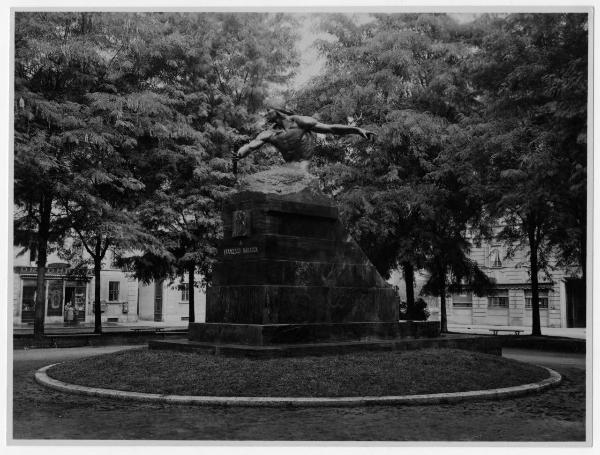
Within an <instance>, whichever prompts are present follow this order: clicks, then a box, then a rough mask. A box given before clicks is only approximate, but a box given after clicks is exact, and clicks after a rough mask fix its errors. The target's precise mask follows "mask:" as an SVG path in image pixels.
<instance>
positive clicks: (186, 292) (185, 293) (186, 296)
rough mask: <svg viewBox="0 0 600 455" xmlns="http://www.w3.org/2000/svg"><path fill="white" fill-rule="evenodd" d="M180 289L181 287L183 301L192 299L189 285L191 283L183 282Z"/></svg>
mask: <svg viewBox="0 0 600 455" xmlns="http://www.w3.org/2000/svg"><path fill="white" fill-rule="evenodd" d="M180 289H181V301H182V302H189V301H190V287H189V283H181V285H180Z"/></svg>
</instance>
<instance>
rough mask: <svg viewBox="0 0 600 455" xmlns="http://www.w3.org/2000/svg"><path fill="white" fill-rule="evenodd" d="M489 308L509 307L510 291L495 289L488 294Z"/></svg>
mask: <svg viewBox="0 0 600 455" xmlns="http://www.w3.org/2000/svg"><path fill="white" fill-rule="evenodd" d="M488 308H508V291H507V290H501V291H495V292H493V293H492V294H490V295H489V296H488Z"/></svg>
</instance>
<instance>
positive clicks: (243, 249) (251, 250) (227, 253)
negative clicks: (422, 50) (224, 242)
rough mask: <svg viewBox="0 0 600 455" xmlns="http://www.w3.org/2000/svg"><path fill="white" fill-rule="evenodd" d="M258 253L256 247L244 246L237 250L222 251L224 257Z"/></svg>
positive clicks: (226, 249) (227, 249)
mask: <svg viewBox="0 0 600 455" xmlns="http://www.w3.org/2000/svg"><path fill="white" fill-rule="evenodd" d="M248 253H258V247H257V246H245V247H239V248H225V249H224V250H223V255H224V256H235V255H238V254H248Z"/></svg>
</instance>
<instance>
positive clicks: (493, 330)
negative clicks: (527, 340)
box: [490, 329, 523, 335]
mask: <svg viewBox="0 0 600 455" xmlns="http://www.w3.org/2000/svg"><path fill="white" fill-rule="evenodd" d="M490 332H492V335H498V332H513V333H514V334H515V335H520V334H521V333H522V332H523V330H519V329H490Z"/></svg>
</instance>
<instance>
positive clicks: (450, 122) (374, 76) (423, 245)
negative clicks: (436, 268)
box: [296, 14, 482, 327]
mask: <svg viewBox="0 0 600 455" xmlns="http://www.w3.org/2000/svg"><path fill="white" fill-rule="evenodd" d="M324 29H325V30H326V31H327V32H329V33H330V34H332V35H334V36H335V38H336V39H335V40H328V41H323V42H320V43H319V46H320V49H321V51H322V52H323V53H324V55H325V57H326V58H327V66H326V71H325V74H324V75H322V76H320V77H318V78H316V79H315V80H314V81H313V83H312V84H311V85H309V87H308V88H306V89H305V90H303V91H301V92H300V93H298V94H297V95H296V103H297V105H298V106H299V107H300V109H301V110H304V111H308V112H311V111H318V112H319V113H320V115H322V116H323V117H326V118H327V120H330V121H335V122H345V121H351V122H352V121H359V122H361V123H363V124H365V125H366V126H367V127H368V128H370V129H374V130H376V131H378V135H379V136H378V140H377V143H376V144H375V145H374V146H372V145H364V144H355V143H352V142H346V143H343V144H342V145H341V147H340V148H339V149H338V150H337V151H333V152H332V148H331V147H327V146H322V148H321V153H320V155H321V158H322V161H323V162H325V163H327V161H328V159H332V160H338V161H341V164H333V165H326V166H323V167H322V168H321V170H320V172H321V174H322V176H323V178H324V181H325V183H326V185H327V187H328V188H329V189H330V191H332V193H334V194H337V198H338V200H340V202H341V203H342V208H343V213H344V214H345V216H346V218H347V220H348V222H349V223H350V225H351V226H352V231H353V234H354V235H355V236H356V238H357V240H358V242H359V243H360V244H361V246H362V247H363V248H364V249H365V251H366V252H367V254H368V255H369V257H370V258H371V260H372V261H373V262H374V263H375V264H376V265H378V268H379V270H380V272H382V274H383V275H384V276H388V274H389V271H390V269H392V268H395V267H397V266H401V267H402V268H403V270H404V272H405V273H404V277H405V280H406V285H407V288H409V287H410V288H411V289H412V276H413V272H412V270H414V269H416V268H421V267H422V266H423V265H425V264H433V263H436V261H437V262H441V263H443V265H444V268H443V273H442V272H440V273H442V275H443V276H444V277H445V276H447V275H448V276H450V275H449V273H450V270H449V269H448V267H449V265H447V263H448V261H446V260H445V259H444V260H442V259H443V258H442V257H441V256H443V255H444V254H445V252H444V245H447V244H450V243H452V242H458V243H457V245H458V246H462V245H465V248H462V249H461V248H458V250H454V255H455V256H456V255H458V252H459V251H462V253H461V255H460V258H461V259H462V261H463V262H465V261H467V258H466V254H467V252H468V249H467V248H466V245H467V242H466V238H465V235H466V228H467V226H468V225H469V224H472V225H479V224H481V223H480V221H481V220H482V217H481V198H480V197H479V195H478V193H477V192H476V191H474V185H476V184H477V180H476V179H469V178H462V177H461V176H460V175H457V174H456V173H454V172H453V169H452V166H459V167H460V166H462V167H463V168H465V167H467V168H468V167H469V166H468V157H466V156H461V160H462V161H461V162H460V163H459V162H458V161H456V160H455V161H456V162H453V161H452V160H453V158H452V153H449V152H448V150H449V149H451V150H452V151H453V152H454V151H456V149H455V148H454V147H453V146H452V144H453V143H454V136H457V137H458V139H459V140H460V141H461V142H464V138H463V137H460V136H461V135H462V132H461V128H460V127H459V126H458V127H457V125H460V124H461V123H462V122H463V119H464V117H465V116H467V115H469V114H470V111H471V109H472V104H473V102H474V94H473V93H472V90H471V89H470V87H469V85H468V83H467V80H466V79H465V77H464V74H463V71H464V68H463V66H462V65H461V62H462V61H464V60H466V59H467V58H468V56H469V54H470V53H471V52H472V51H471V49H470V47H469V46H467V45H466V44H465V40H466V37H467V36H469V34H470V31H469V30H468V29H467V28H464V27H462V26H460V25H459V24H457V23H456V22H455V21H454V20H452V19H451V18H450V17H449V16H447V15H443V14H441V15H426V14H425V15H418V14H402V15H375V17H374V18H373V20H371V21H364V22H363V24H362V25H358V24H357V23H356V22H354V21H353V20H352V19H351V18H349V17H348V16H344V15H336V16H332V17H329V18H328V19H327V20H326V21H325V24H324ZM466 170H467V171H468V169H466ZM457 201H462V204H458V203H456V202H457ZM452 203H454V205H452ZM439 220H444V221H443V222H444V223H446V224H447V226H452V230H451V231H448V230H440V229H438V228H437V224H436V223H438V222H439ZM428 229H429V230H428ZM432 254H433V255H434V257H431V255H432ZM436 255H437V256H436ZM473 266H475V265H474V264H473ZM444 287H445V286H444ZM436 295H439V294H437V293H436ZM444 295H445V294H444ZM441 298H442V299H443V298H444V296H441ZM409 304H412V302H409ZM442 317H445V314H442ZM443 325H444V327H445V326H446V324H445V320H444V321H443Z"/></svg>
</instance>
